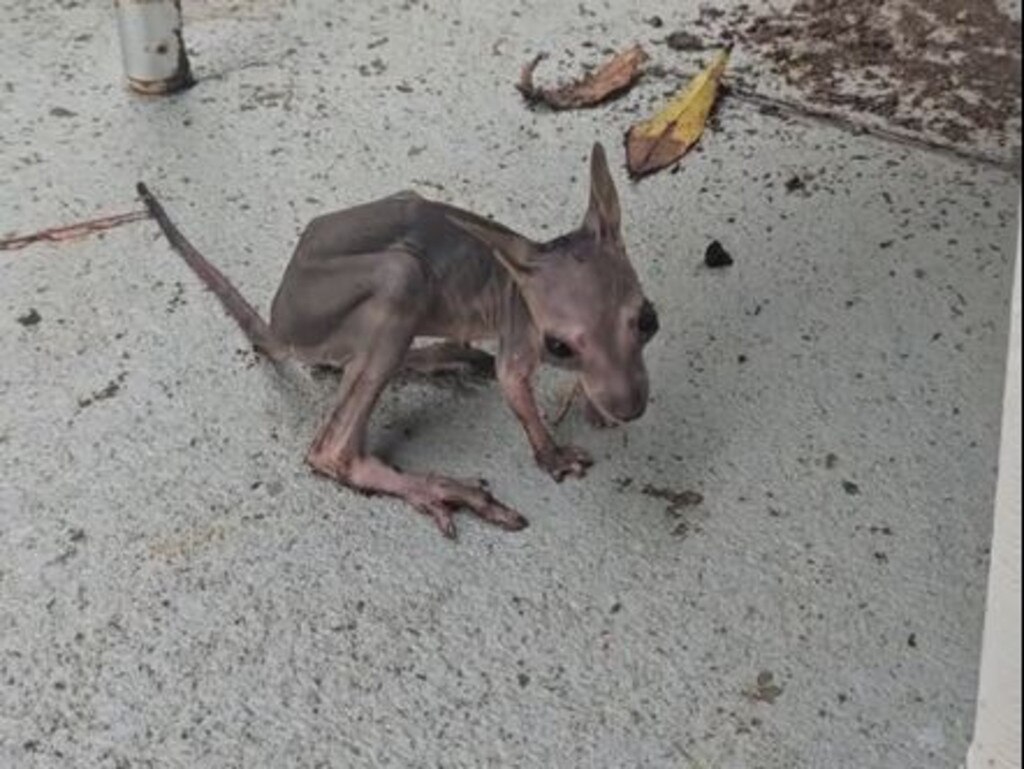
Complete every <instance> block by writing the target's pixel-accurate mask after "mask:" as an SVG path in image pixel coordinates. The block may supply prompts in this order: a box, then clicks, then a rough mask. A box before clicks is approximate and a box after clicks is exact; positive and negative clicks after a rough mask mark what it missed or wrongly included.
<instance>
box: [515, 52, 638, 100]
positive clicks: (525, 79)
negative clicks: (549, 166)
mask: <svg viewBox="0 0 1024 769" xmlns="http://www.w3.org/2000/svg"><path fill="white" fill-rule="evenodd" d="M546 56H547V54H543V53H542V54H538V55H537V56H535V57H534V59H533V61H531V62H530V63H528V64H526V65H524V66H523V71H522V73H521V74H520V76H519V83H518V84H516V88H518V89H519V92H520V93H521V94H522V95H523V96H524V97H525V98H526V100H527V101H530V102H534V103H538V102H539V103H542V104H546V105H547V106H548V107H550V108H551V109H555V110H562V109H578V108H580V107H593V106H594V105H596V104H600V103H601V102H604V101H607V100H608V99H611V98H613V97H615V96H618V95H619V94H621V93H623V92H625V91H626V90H628V89H629V87H630V86H632V85H633V83H635V82H636V81H637V79H639V77H640V76H641V75H642V74H643V64H644V62H645V61H647V58H648V56H647V53H646V52H645V51H644V49H643V48H641V47H640V46H639V45H634V46H633V47H632V48H629V49H627V50H625V51H622V52H620V53H617V54H615V55H614V56H613V57H612V58H611V59H609V60H608V61H606V62H605V63H604V64H602V65H601V66H600V67H598V68H597V69H596V70H594V71H593V72H590V73H588V74H587V75H585V76H584V77H583V79H582V80H577V81H575V82H572V83H566V84H564V85H560V86H556V87H554V88H543V87H538V86H535V85H534V84H533V71H534V70H535V69H536V68H537V65H538V64H540V62H541V61H542V60H543V59H544V58H546Z"/></svg>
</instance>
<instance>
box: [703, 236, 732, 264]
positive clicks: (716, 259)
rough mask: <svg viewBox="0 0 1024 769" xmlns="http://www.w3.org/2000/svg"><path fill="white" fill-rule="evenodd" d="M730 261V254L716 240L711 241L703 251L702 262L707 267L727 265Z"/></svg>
mask: <svg viewBox="0 0 1024 769" xmlns="http://www.w3.org/2000/svg"><path fill="white" fill-rule="evenodd" d="M732 263H733V259H732V255H731V254H730V253H729V252H728V251H726V250H725V248H724V247H723V246H722V244H721V243H719V242H718V241H717V240H714V241H712V242H711V245H709V246H708V247H707V250H706V251H705V252H704V264H705V265H706V266H708V267H712V268H718V267H728V266H729V265H731V264H732Z"/></svg>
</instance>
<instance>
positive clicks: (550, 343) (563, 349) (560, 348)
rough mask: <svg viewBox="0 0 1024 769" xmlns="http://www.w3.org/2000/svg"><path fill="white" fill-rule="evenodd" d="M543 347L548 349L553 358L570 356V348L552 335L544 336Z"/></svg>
mask: <svg viewBox="0 0 1024 769" xmlns="http://www.w3.org/2000/svg"><path fill="white" fill-rule="evenodd" d="M544 349H545V350H547V351H548V354H550V355H551V356H552V357H553V358H571V357H572V348H571V347H570V346H569V345H567V344H566V343H565V342H563V341H562V340H561V339H558V338H556V337H553V336H549V335H546V336H545V337H544Z"/></svg>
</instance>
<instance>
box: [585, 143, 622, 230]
mask: <svg viewBox="0 0 1024 769" xmlns="http://www.w3.org/2000/svg"><path fill="white" fill-rule="evenodd" d="M621 221H622V217H621V213H620V209H619V194H618V193H617V192H616V191H615V182H613V181H612V174H611V171H609V170H608V158H607V157H606V156H605V153H604V147H602V146H601V143H600V142H595V143H594V149H593V151H592V152H591V154H590V205H589V206H588V207H587V216H586V218H585V219H584V220H583V226H584V227H586V228H587V229H589V230H591V231H593V232H594V233H596V234H597V235H599V236H600V235H603V234H614V233H617V232H618V231H619V225H620V224H621Z"/></svg>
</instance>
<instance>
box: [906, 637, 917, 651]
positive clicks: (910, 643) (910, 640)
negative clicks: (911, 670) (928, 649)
mask: <svg viewBox="0 0 1024 769" xmlns="http://www.w3.org/2000/svg"><path fill="white" fill-rule="evenodd" d="M907 646H909V647H910V648H911V649H916V648H917V633H911V634H910V635H909V636H908V637H907Z"/></svg>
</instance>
